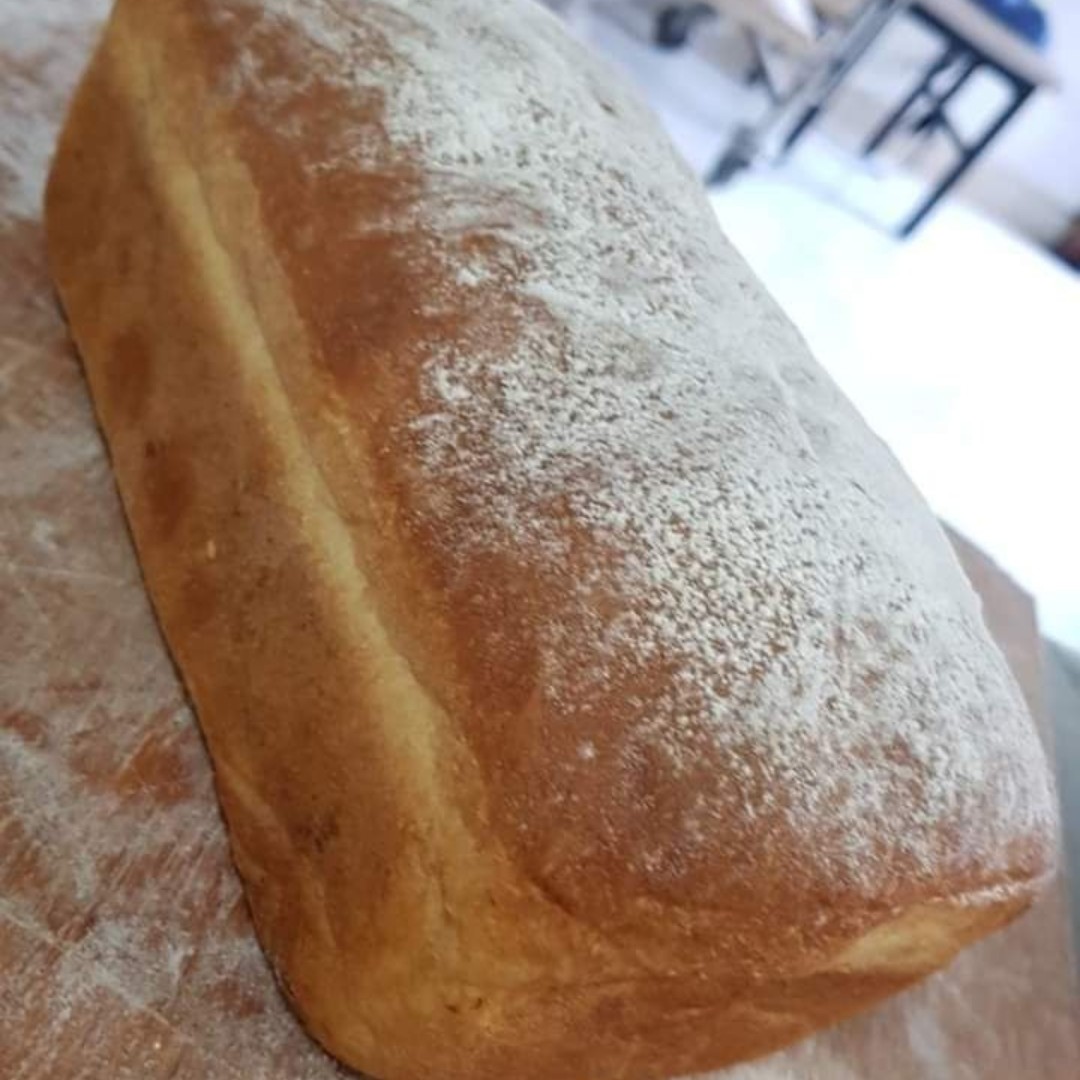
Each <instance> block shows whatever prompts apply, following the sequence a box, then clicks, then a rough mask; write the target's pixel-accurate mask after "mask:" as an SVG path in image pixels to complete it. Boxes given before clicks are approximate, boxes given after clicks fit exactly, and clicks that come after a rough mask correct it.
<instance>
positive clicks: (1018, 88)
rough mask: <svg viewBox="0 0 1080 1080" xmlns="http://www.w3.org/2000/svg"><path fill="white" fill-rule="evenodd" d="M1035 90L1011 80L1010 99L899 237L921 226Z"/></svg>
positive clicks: (1025, 83)
mask: <svg viewBox="0 0 1080 1080" xmlns="http://www.w3.org/2000/svg"><path fill="white" fill-rule="evenodd" d="M1034 89H1035V87H1034V86H1033V85H1032V84H1031V83H1028V82H1023V81H1021V80H1019V79H1017V80H1015V81H1013V91H1014V92H1013V99H1012V101H1011V102H1009V104H1008V105H1006V106H1005V108H1004V109H1003V110H1002V112H1001V114H1000V115H999V116H998V118H997V119H996V120H995V121H994V122H993V123H992V124H990V125H989V127H987V129H986V130H985V131H984V132H983V134H982V135H981V136H980V137H979V139H978V140H977V141H976V142H975V143H973V144H972V145H971V146H969V147H968V148H967V149H966V150H965V151H964V152H963V154H962V155H961V157H960V160H959V161H958V162H957V163H956V165H954V166H953V167H952V168H951V169H950V170H949V171H948V172H947V173H946V174H945V176H944V178H943V179H942V180H941V182H940V183H939V184H938V186H937V187H936V188H934V190H933V191H932V192H931V193H930V195H929V196H928V197H927V199H926V200H925V201H924V202H923V203H922V205H921V206H920V207H919V208H918V209H917V210H916V211H915V212H914V213H913V214H912V215H911V217H909V218H908V219H907V221H905V222H904V224H903V225H902V226H901V227H900V233H899V234H900V236H910V235H911V234H912V233H913V232H914V231H915V230H916V229H917V228H918V227H919V225H920V224H921V223H922V220H923V219H924V218H925V217H926V215H927V214H929V213H930V211H931V210H933V209H934V207H935V206H937V204H938V203H939V202H940V201H941V200H942V199H943V198H944V197H945V195H946V194H947V193H948V192H949V190H950V189H951V188H952V187H953V186H954V185H955V184H956V182H957V181H958V180H959V179H960V178H961V177H962V176H963V175H964V173H966V172H967V171H968V169H970V168H971V166H972V165H974V164H975V161H976V159H977V158H978V157H979V155H980V154H981V153H982V152H983V151H984V150H985V149H986V148H987V147H988V146H989V145H990V143H991V142H993V141H994V139H995V137H996V136H997V134H998V133H999V132H1000V131H1001V129H1002V128H1003V127H1005V125H1006V124H1007V123H1008V122H1009V121H1010V120H1011V119H1012V118H1013V117H1014V116H1015V115H1016V113H1017V112H1019V110H1020V108H1021V107H1022V106H1023V104H1024V102H1026V101H1027V99H1028V98H1029V97H1031V93H1032V91H1033V90H1034Z"/></svg>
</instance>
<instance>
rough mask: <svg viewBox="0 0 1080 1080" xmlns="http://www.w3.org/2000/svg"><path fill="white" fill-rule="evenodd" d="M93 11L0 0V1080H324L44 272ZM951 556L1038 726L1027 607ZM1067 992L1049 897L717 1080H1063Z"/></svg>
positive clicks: (985, 572) (1067, 1066)
mask: <svg viewBox="0 0 1080 1080" xmlns="http://www.w3.org/2000/svg"><path fill="white" fill-rule="evenodd" d="M103 12H104V0H0V665H2V666H0V1078H3V1080H73V1078H76V1077H78V1078H87V1080H89V1078H95V1080H96V1078H101V1080H123V1078H125V1077H131V1078H138V1080H166V1078H173V1080H181V1078H182V1080H208V1078H210V1080H213V1078H221V1080H262V1078H266V1080H324V1078H329V1077H335V1076H337V1077H343V1076H346V1075H348V1074H347V1073H346V1071H345V1070H343V1069H341V1068H339V1067H338V1066H336V1065H335V1064H334V1063H333V1062H332V1061H331V1060H330V1059H329V1058H328V1057H326V1056H325V1055H324V1054H323V1053H322V1052H321V1051H320V1050H319V1049H318V1048H317V1047H316V1046H315V1044H314V1043H312V1042H311V1041H310V1040H309V1039H308V1038H307V1036H306V1035H305V1034H304V1032H303V1031H302V1030H301V1028H300V1027H299V1025H298V1024H297V1023H296V1021H295V1020H294V1019H293V1017H292V1015H291V1014H290V1013H289V1011H288V1009H287V1008H286V1006H285V1004H284V1003H283V1001H282V999H281V997H280V996H279V995H278V993H277V990H276V987H275V985H274V982H273V979H272V977H271V975H270V972H269V970H268V968H267V966H266V963H265V961H264V960H263V958H262V954H261V953H260V952H259V949H258V946H257V945H256V943H255V939H254V936H253V934H252V929H251V924H250V921H249V919H248V914H247V910H246V908H245V906H244V902H243V898H242V895H241V892H240V887H239V883H238V881H237V878H236V874H235V872H234V870H233V867H232V864H231V863H230V861H229V854H228V847H227V841H226V837H225V834H224V831H223V828H222V824H221V820H220V818H219V816H218V811H217V806H216V804H215V801H214V795H213V788H212V777H211V772H210V768H209V764H208V762H207V758H206V754H205V751H204V748H203V745H202V743H201V741H200V738H199V734H198V729H197V727H196V724H195V720H194V717H193V716H192V714H191V711H190V709H189V707H188V705H187V702H186V701H185V698H184V694H183V691H182V689H181V687H180V683H179V680H178V678H177V676H176V672H175V671H174V669H173V667H172V665H171V663H170V660H169V656H168V653H167V652H166V650H165V647H164V645H163V643H162V640H161V637H160V635H159V633H158V630H157V626H156V624H155V622H154V618H153V614H152V612H151V610H150V608H149V606H148V603H147V600H146V596H145V594H144V592H143V588H142V585H141V582H140V578H139V568H138V565H137V563H136V561H135V557H134V554H133V552H132V548H131V544H130V541H129V538H128V534H127V531H126V528H125V525H124V520H123V517H122V515H121V511H120V504H119V501H118V499H117V496H116V492H115V490H114V488H113V483H112V479H111V476H110V473H109V466H108V461H107V458H106V455H105V450H104V447H103V445H102V442H101V439H100V436H99V434H98V432H97V429H96V427H95V424H94V418H93V413H92V410H91V406H90V402H89V399H88V397H87V391H86V386H85V383H84V381H83V378H82V374H81V371H80V368H79V364H78V361H77V359H76V357H75V355H74V353H73V351H72V349H71V346H70V344H69V342H68V338H67V335H66V332H65V328H64V324H63V321H62V319H61V316H60V313H59V311H58V309H57V307H56V303H55V300H54V298H53V295H52V292H51V289H50V285H49V280H48V276H47V273H46V267H45V259H44V250H43V236H42V227H41V221H40V211H39V206H40V197H41V187H42V183H43V180H44V174H45V169H46V167H47V162H48V158H49V154H50V152H51V147H52V143H53V140H54V138H55V133H56V129H57V125H58V123H59V120H60V117H61V113H62V109H63V105H64V102H65V101H66V99H67V97H68V96H69V94H70V92H71V89H72V86H73V83H74V80H75V78H76V77H77V74H78V71H79V69H80V68H81V66H82V64H83V63H84V61H85V57H86V53H87V50H88V48H89V47H90V44H91V42H92V39H93V35H94V30H95V28H96V26H97V24H98V22H99V20H100V18H101V16H102V15H103ZM117 212H118V213H122V212H123V208H122V207H118V208H117ZM960 550H961V553H962V555H963V557H964V560H965V564H966V565H967V566H968V567H969V568H970V571H971V574H972V577H973V579H974V580H975V582H976V585H977V587H978V588H979V590H980V592H981V593H982V595H983V597H984V599H985V601H986V604H987V613H988V616H989V619H990V621H991V623H992V625H993V627H994V629H995V632H996V633H997V634H998V636H999V639H1000V640H1001V642H1002V645H1003V647H1004V648H1005V650H1006V652H1007V654H1008V656H1009V658H1010V660H1011V662H1012V663H1013V666H1014V668H1015V669H1016V671H1017V674H1018V675H1019V677H1020V679H1021V681H1022V682H1023V684H1024V686H1025V689H1026V690H1027V692H1028V694H1029V697H1030V699H1031V702H1032V706H1033V708H1034V709H1035V710H1036V711H1038V710H1039V708H1040V701H1039V659H1038V636H1037V633H1036V627H1035V622H1034V615H1033V611H1032V607H1031V604H1030V601H1029V600H1028V598H1027V597H1026V596H1025V595H1024V594H1023V593H1021V592H1020V591H1019V590H1017V589H1016V588H1015V586H1013V585H1012V584H1011V583H1010V582H1008V580H1007V579H1005V578H1004V577H1003V576H1002V575H1001V574H1000V573H998V572H997V571H996V570H995V569H994V568H993V567H992V566H991V565H990V564H989V563H988V562H987V561H986V560H985V559H983V558H982V557H981V556H980V555H979V554H978V553H977V552H975V551H973V550H972V549H970V548H968V547H967V546H965V545H963V544H962V543H961V544H960ZM1071 978H1072V961H1071V955H1070V946H1069V940H1068V929H1067V923H1066V918H1065V909H1064V898H1063V894H1062V891H1061V889H1060V888H1059V889H1057V890H1056V891H1055V892H1054V893H1053V894H1052V895H1051V896H1050V897H1048V898H1047V899H1046V900H1045V901H1044V902H1043V903H1042V904H1041V905H1040V906H1039V907H1038V908H1037V909H1036V910H1035V911H1034V912H1033V913H1032V914H1030V915H1028V916H1026V917H1025V918H1024V919H1023V920H1022V921H1021V922H1019V923H1017V924H1016V925H1015V926H1013V927H1012V928H1010V929H1009V930H1008V931H1006V932H1005V933H1003V934H1000V935H998V936H997V937H994V938H992V939H990V940H989V941H987V942H984V943H983V944H981V945H979V946H977V947H976V948H974V949H972V950H970V951H968V952H967V953H965V954H964V955H963V956H962V957H961V958H960V959H959V960H958V961H957V962H956V963H955V964H954V965H953V966H952V967H951V968H950V969H949V970H948V971H947V972H946V973H944V974H942V975H939V976H937V977H936V978H934V979H932V980H930V981H929V982H928V983H926V984H924V985H923V986H921V987H919V988H918V989H916V990H914V991H911V992H909V993H908V994H906V995H904V996H902V997H901V998H898V999H895V1000H894V1001H893V1002H892V1003H890V1004H887V1005H886V1006H884V1007H883V1008H880V1009H878V1010H877V1011H875V1012H873V1013H871V1014H870V1015H868V1016H865V1017H862V1018H859V1019H857V1020H855V1021H853V1022H850V1023H848V1024H845V1025H842V1026H841V1027H839V1028H837V1029H835V1030H833V1031H831V1032H827V1033H825V1034H822V1035H820V1036H818V1037H817V1038H815V1039H812V1040H809V1041H808V1042H805V1043H803V1044H801V1045H799V1046H797V1047H795V1048H793V1049H791V1050H789V1051H786V1052H785V1053H783V1054H779V1055H777V1056H775V1057H772V1058H769V1059H766V1060H765V1061H762V1062H757V1063H754V1064H752V1065H747V1066H742V1067H740V1068H737V1069H734V1070H731V1071H729V1072H726V1073H724V1074H723V1075H724V1077H725V1080H780V1078H789V1077H790V1078H798V1080H869V1078H871V1077H873V1078H881V1077H887V1078H889V1080H907V1078H912V1080H914V1078H919V1080H931V1078H932V1080H939V1078H945V1077H948V1078H950V1080H969V1078H970V1080H995V1078H1001V1080H1028V1078H1040V1080H1054V1078H1061V1080H1065V1078H1067V1077H1068V1078H1075V1077H1076V1075H1077V1062H1078V1061H1080V1044H1078V1037H1077V1028H1076V1016H1077V1014H1078V1013H1080V1005H1078V1002H1080V998H1078V997H1077V994H1076V990H1075V987H1074V986H1073V984H1072V982H1071ZM433 1080H438V1078H437V1077H435V1078H433ZM507 1080H513V1078H512V1077H508V1078H507ZM581 1080H604V1078H603V1077H596V1078H593V1077H589V1078H584V1077H583V1078H581Z"/></svg>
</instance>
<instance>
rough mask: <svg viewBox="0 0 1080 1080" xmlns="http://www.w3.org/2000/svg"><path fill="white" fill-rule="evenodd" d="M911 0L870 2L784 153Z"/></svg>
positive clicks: (784, 146)
mask: <svg viewBox="0 0 1080 1080" xmlns="http://www.w3.org/2000/svg"><path fill="white" fill-rule="evenodd" d="M911 2H912V0H878V2H876V3H871V4H868V5H867V7H866V8H865V10H864V11H863V12H862V13H861V14H860V15H859V16H858V18H857V19H856V20H855V22H854V24H853V25H852V27H851V29H850V30H849V31H848V35H847V39H846V41H845V42H844V45H843V47H842V48H841V49H840V51H839V52H838V53H837V54H836V55H835V56H834V57H833V58H832V60H831V61H830V62H829V63H828V65H827V66H826V68H825V71H824V73H823V76H822V81H821V84H820V85H819V86H818V87H817V88H816V89H815V90H814V91H813V92H812V93H811V94H810V95H809V96H810V99H811V100H810V104H809V105H807V106H806V108H805V109H804V110H803V112H802V114H801V115H800V117H799V119H798V120H797V121H796V122H795V124H794V126H793V127H792V128H791V130H790V131H789V132H788V133H787V135H786V137H785V138H784V141H783V144H782V146H781V151H780V152H781V154H786V153H787V152H788V151H789V150H791V149H792V147H793V146H794V145H795V144H796V143H797V142H798V141H799V140H800V139H801V138H802V137H803V135H805V134H806V132H807V131H809V129H810V128H811V127H812V126H813V124H814V122H815V121H816V120H817V118H818V117H819V116H820V115H821V112H822V110H823V109H824V108H825V106H826V105H828V103H829V102H830V101H831V100H832V97H833V95H834V94H835V93H836V91H837V90H839V89H840V86H841V84H842V83H843V81H844V79H845V78H846V77H847V74H848V72H849V71H851V69H852V68H853V67H854V66H855V65H856V64H857V63H858V62H859V61H860V60H861V59H862V58H863V56H865V55H866V53H867V52H868V51H869V49H870V47H871V46H872V45H873V44H874V42H875V41H877V39H878V38H879V37H880V36H881V34H882V32H883V31H884V30H885V28H886V26H888V24H889V23H890V22H891V21H892V19H893V18H894V17H895V16H897V15H899V14H900V13H901V12H903V11H904V10H905V9H906V8H908V7H910V5H911Z"/></svg>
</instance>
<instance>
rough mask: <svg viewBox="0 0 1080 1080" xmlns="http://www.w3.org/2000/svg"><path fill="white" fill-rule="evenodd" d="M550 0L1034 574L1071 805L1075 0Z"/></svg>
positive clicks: (906, 440)
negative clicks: (639, 97)
mask: <svg viewBox="0 0 1080 1080" xmlns="http://www.w3.org/2000/svg"><path fill="white" fill-rule="evenodd" d="M549 6H551V7H553V8H555V9H557V10H558V11H559V13H560V14H561V15H562V16H563V17H564V18H565V19H566V20H567V21H568V22H569V23H570V25H571V26H572V28H573V29H574V31H575V33H577V34H578V35H579V36H581V37H582V38H584V39H585V40H586V41H587V42H588V43H589V44H591V45H592V46H593V47H594V48H595V49H597V50H599V51H600V52H601V53H603V54H605V55H606V56H607V58H608V59H609V60H610V61H611V62H612V63H613V64H614V65H615V66H617V67H619V68H621V69H622V70H623V71H624V73H626V74H627V75H629V76H630V78H631V79H632V81H633V82H635V83H636V84H637V86H638V88H639V89H640V91H641V92H642V93H643V94H644V96H645V98H646V99H647V100H648V101H649V102H650V104H651V105H652V106H653V108H654V109H655V111H656V112H657V113H658V114H659V116H660V118H661V120H662V121H663V123H664V124H665V126H666V127H667V129H668V131H669V133H670V135H671V138H672V140H673V141H674V143H675V145H676V147H677V148H678V149H679V150H680V151H681V153H682V154H683V155H684V157H685V158H686V160H687V162H688V163H689V164H690V166H691V168H692V169H693V170H694V171H695V172H696V173H698V174H699V175H700V176H701V178H702V180H703V181H704V182H705V183H706V184H707V185H708V188H709V192H710V198H711V200H712V203H713V206H714V207H715V209H716V214H717V217H718V218H719V220H720V222H721V224H722V226H723V228H724V230H725V231H726V232H727V234H728V235H729V236H730V237H731V239H732V240H733V241H734V243H735V244H736V246H737V247H738V248H739V249H740V250H741V251H742V253H743V254H744V255H745V257H746V258H747V259H748V260H749V262H750V263H751V265H752V266H753V267H754V269H755V270H756V271H757V273H758V275H759V277H760V278H761V279H762V280H763V281H764V282H765V284H766V286H767V287H768V288H769V290H770V291H771V292H772V293H773V294H774V295H775V296H776V297H777V299H778V300H779V301H780V302H781V304H782V305H783V306H784V307H785V308H786V309H787V311H788V313H789V315H790V316H791V317H792V318H793V319H794V320H795V322H796V323H797V324H798V326H799V327H800V328H801V330H802V332H803V334H804V335H805V336H806V338H807V339H808V341H809V343H810V346H811V348H812V349H813V351H814V353H815V354H816V355H817V357H818V359H819V360H820V361H821V363H822V364H823V365H824V366H825V367H826V368H827V369H828V371H829V372H830V373H831V375H832V376H833V378H834V379H835V380H836V381H837V382H838V383H839V384H840V386H841V387H842V388H843V389H844V390H845V392H846V393H847V394H848V396H849V397H850V398H851V399H852V400H853V401H854V402H855V404H856V405H857V406H858V408H859V409H860V410H861V412H862V413H863V415H864V416H865V417H866V418H867V420H868V421H869V422H870V424H871V426H872V427H873V428H874V429H875V430H876V431H877V432H878V433H879V434H880V435H881V436H883V437H884V439H885V440H886V441H887V442H888V443H889V444H890V446H891V447H892V449H893V451H894V452H895V453H896V454H897V456H898V457H899V458H900V460H901V462H902V463H903V464H904V466H905V468H906V469H907V471H908V472H909V473H910V475H911V476H912V477H913V478H914V480H915V482H916V483H917V484H918V486H919V487H920V488H921V489H922V491H923V493H924V494H925V495H926V497H927V498H928V499H929V500H930V502H931V504H932V505H933V507H934V509H935V510H936V511H937V513H938V514H939V515H940V516H941V517H942V518H943V519H944V520H946V521H947V522H949V523H950V524H951V525H953V526H954V527H955V528H957V529H958V530H959V531H960V532H962V533H963V534H965V535H966V536H967V537H969V538H970V539H971V540H973V541H974V542H975V543H976V544H977V545H979V547H981V548H982V549H983V550H984V551H985V552H987V553H989V555H990V556H991V557H992V558H993V559H994V560H995V561H996V562H997V563H998V564H999V565H1000V566H1001V567H1002V568H1003V569H1004V570H1006V571H1007V572H1008V573H1009V574H1010V575H1012V576H1013V577H1014V578H1015V579H1016V580H1017V581H1018V582H1019V583H1020V584H1021V585H1022V586H1023V587H1024V588H1026V589H1027V590H1028V591H1030V592H1031V593H1032V594H1033V595H1034V597H1035V599H1036V603H1037V607H1038V614H1039V622H1040V625H1041V628H1042V631H1043V633H1044V635H1045V636H1046V640H1045V641H1044V651H1043V659H1044V670H1045V683H1046V695H1045V696H1046V700H1047V703H1048V705H1049V706H1050V711H1051V712H1052V713H1053V715H1054V719H1055V728H1056V732H1057V741H1058V750H1059V765H1060V766H1061V786H1062V795H1063V798H1064V800H1065V803H1066V815H1067V818H1068V819H1069V820H1071V821H1073V822H1080V543H1078V541H1080V506H1078V502H1080V499H1078V494H1080V484H1078V482H1077V477H1076V471H1077V466H1078V465H1080V452H1078V451H1080V434H1078V430H1080V428H1078V421H1080V416H1078V409H1080V272H1078V270H1077V266H1078V264H1080V3H1077V2H1075V0H1038V3H1037V4H1036V3H1034V2H1032V0H925V2H922V3H913V2H904V0H712V2H710V3H690V4H671V3H669V2H665V0H551V2H550V3H549ZM1070 763H1072V766H1073V767H1071V768H1066V766H1067V765H1069V764H1070ZM1068 832H1069V833H1070V835H1069V836H1068V838H1067V840H1068V842H1069V843H1070V845H1071V847H1072V848H1073V851H1072V864H1073V866H1080V828H1074V829H1070V830H1068ZM1076 920H1077V922H1076V927H1077V932H1078V934H1080V906H1078V909H1077V912H1076Z"/></svg>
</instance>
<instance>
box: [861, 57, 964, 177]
mask: <svg viewBox="0 0 1080 1080" xmlns="http://www.w3.org/2000/svg"><path fill="white" fill-rule="evenodd" d="M956 55H957V54H956V49H955V46H953V45H948V46H946V47H945V49H944V50H942V53H941V55H940V56H939V57H938V58H937V59H936V60H935V61H934V62H933V63H932V64H931V65H930V66H929V67H928V68H927V69H926V71H924V72H923V75H922V78H921V79H919V81H918V82H917V83H916V84H915V85H914V86H913V87H912V89H911V92H910V93H909V94H908V96H907V97H906V98H904V100H903V101H902V102H900V104H899V105H898V106H897V107H896V108H895V109H894V110H893V111H892V112H891V113H890V114H889V115H888V117H886V119H885V122H884V123H883V124H882V125H881V126H880V127H879V128H878V129H877V131H875V132H874V134H873V135H871V136H870V140H869V141H868V142H867V144H866V145H865V146H864V147H863V150H862V153H863V157H869V156H870V155H871V154H872V153H874V151H875V150H877V149H878V147H880V146H881V144H882V143H883V142H884V141H885V140H886V139H887V138H888V137H889V136H890V135H891V134H892V133H893V132H894V131H895V130H896V129H897V128H898V127H899V126H900V124H901V123H902V122H903V119H904V117H905V116H907V114H908V113H909V112H910V111H911V107H912V106H913V105H914V104H915V103H916V102H917V101H918V100H919V98H921V97H922V96H923V95H924V94H931V89H930V86H931V83H932V82H933V81H934V79H935V78H936V77H937V76H938V75H940V74H941V73H942V72H943V71H945V70H946V69H947V68H948V67H949V65H950V64H952V63H953V62H954V61H955V60H956ZM932 111H933V110H931V112H932Z"/></svg>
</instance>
